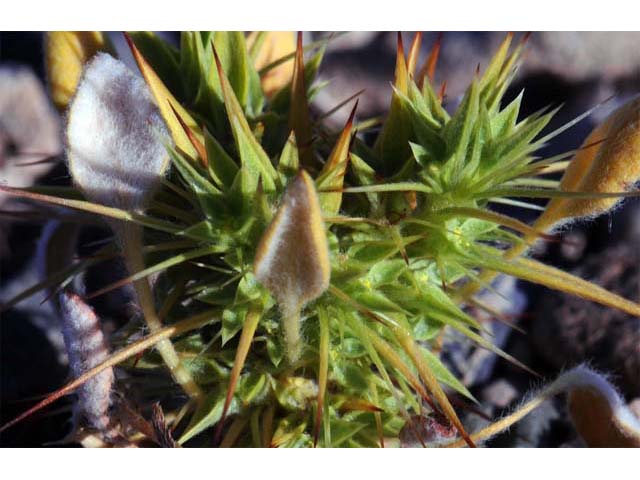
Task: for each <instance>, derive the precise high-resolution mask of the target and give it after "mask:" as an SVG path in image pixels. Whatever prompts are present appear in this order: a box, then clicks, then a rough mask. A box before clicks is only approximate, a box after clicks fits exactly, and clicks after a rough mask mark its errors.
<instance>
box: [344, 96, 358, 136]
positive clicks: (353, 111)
mask: <svg viewBox="0 0 640 480" xmlns="http://www.w3.org/2000/svg"><path fill="white" fill-rule="evenodd" d="M358 102H360V99H357V100H356V103H355V105H354V106H353V108H352V109H351V113H350V114H349V119H348V120H347V123H346V124H345V126H344V128H345V130H346V129H347V128H351V127H352V126H353V119H354V118H355V116H356V110H357V109H358Z"/></svg>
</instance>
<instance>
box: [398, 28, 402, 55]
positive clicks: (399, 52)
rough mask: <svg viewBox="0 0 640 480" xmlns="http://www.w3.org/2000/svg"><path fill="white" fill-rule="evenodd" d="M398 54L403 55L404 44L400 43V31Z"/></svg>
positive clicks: (399, 33) (400, 35) (399, 34)
mask: <svg viewBox="0 0 640 480" xmlns="http://www.w3.org/2000/svg"><path fill="white" fill-rule="evenodd" d="M397 51H398V55H404V44H403V43H402V33H401V32H398V50H397Z"/></svg>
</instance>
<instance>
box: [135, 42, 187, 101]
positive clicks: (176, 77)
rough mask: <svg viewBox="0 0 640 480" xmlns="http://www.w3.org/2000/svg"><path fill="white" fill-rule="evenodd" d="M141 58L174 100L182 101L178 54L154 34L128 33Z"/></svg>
mask: <svg viewBox="0 0 640 480" xmlns="http://www.w3.org/2000/svg"><path fill="white" fill-rule="evenodd" d="M128 33H129V36H130V37H131V38H132V39H133V43H135V45H136V47H137V48H138V50H139V51H140V53H141V54H142V56H143V57H144V58H145V59H146V60H147V62H149V65H151V67H152V68H153V70H154V71H155V72H156V73H157V74H158V76H159V77H160V78H161V79H162V82H163V83H164V84H165V85H166V86H167V88H168V89H169V91H171V92H172V93H173V94H174V95H175V96H176V98H178V99H181V100H183V99H184V86H183V84H182V76H181V71H180V52H179V51H178V49H177V48H175V47H174V46H173V45H171V44H170V43H169V42H166V41H165V40H163V39H162V38H161V37H160V36H158V35H156V34H155V33H154V32H128Z"/></svg>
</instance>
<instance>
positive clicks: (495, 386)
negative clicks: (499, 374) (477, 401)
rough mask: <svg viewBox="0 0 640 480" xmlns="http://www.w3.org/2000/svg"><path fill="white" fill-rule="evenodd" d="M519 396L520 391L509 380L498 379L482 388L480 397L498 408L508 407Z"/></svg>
mask: <svg viewBox="0 0 640 480" xmlns="http://www.w3.org/2000/svg"><path fill="white" fill-rule="evenodd" d="M519 396H520V392H518V389H516V387H514V386H513V385H512V384H511V383H510V382H509V381H507V380H505V379H498V380H495V381H493V382H491V383H490V384H489V385H487V386H486V387H484V388H483V389H482V393H481V395H480V398H481V399H482V401H483V403H484V402H487V403H490V404H492V405H493V406H495V407H497V408H506V407H508V406H509V405H511V403H512V402H513V401H514V400H515V399H516V398H518V397H519Z"/></svg>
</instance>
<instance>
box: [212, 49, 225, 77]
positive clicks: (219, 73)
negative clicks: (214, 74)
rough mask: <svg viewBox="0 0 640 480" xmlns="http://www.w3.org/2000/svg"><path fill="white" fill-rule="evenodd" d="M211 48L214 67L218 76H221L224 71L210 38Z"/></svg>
mask: <svg viewBox="0 0 640 480" xmlns="http://www.w3.org/2000/svg"><path fill="white" fill-rule="evenodd" d="M211 49H212V50H213V58H214V59H215V61H216V68H217V69H218V76H220V77H222V75H223V73H224V71H223V70H222V63H221V62H220V57H218V51H217V50H216V46H215V45H214V44H213V40H211Z"/></svg>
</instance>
